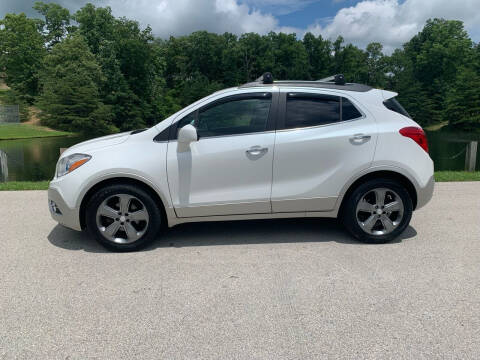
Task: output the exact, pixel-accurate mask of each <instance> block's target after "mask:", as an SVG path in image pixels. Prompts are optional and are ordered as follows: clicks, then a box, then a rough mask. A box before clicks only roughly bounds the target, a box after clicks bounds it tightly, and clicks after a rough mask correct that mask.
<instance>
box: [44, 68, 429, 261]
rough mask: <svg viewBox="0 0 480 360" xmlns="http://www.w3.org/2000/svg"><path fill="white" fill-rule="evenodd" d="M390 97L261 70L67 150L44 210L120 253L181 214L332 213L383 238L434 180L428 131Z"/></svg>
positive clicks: (362, 237)
mask: <svg viewBox="0 0 480 360" xmlns="http://www.w3.org/2000/svg"><path fill="white" fill-rule="evenodd" d="M396 95H397V94H396V93H394V92H391V91H385V90H379V89H374V88H371V87H369V86H366V85H361V84H352V83H345V80H344V78H343V76H341V75H340V76H335V77H334V78H332V79H326V80H323V81H273V79H272V77H271V74H269V73H266V74H265V75H264V76H263V77H262V78H260V79H259V80H257V81H256V82H253V83H248V84H245V85H242V86H239V87H235V88H230V89H226V90H222V91H219V92H216V93H214V94H212V95H210V96H207V97H205V98H203V99H201V100H199V101H197V102H195V103H193V104H191V105H190V106H188V107H186V108H184V109H182V110H180V111H179V112H177V113H176V114H174V115H172V116H170V117H169V118H167V119H165V120H163V121H162V122H160V123H159V124H157V125H155V126H154V127H152V128H150V129H144V130H137V131H133V132H126V133H121V134H116V135H110V136H105V137H101V138H98V139H93V140H90V141H86V142H83V143H80V144H78V145H75V146H73V147H71V148H69V149H67V150H66V151H65V152H63V154H62V155H61V156H60V159H59V160H58V163H57V168H56V173H55V176H54V179H53V180H52V181H51V183H50V187H49V190H48V204H49V209H50V213H51V215H52V217H53V218H54V219H55V220H56V221H58V222H59V223H60V224H63V225H65V226H67V227H69V228H72V229H75V230H87V231H88V233H89V234H91V236H92V237H95V238H96V239H97V240H98V241H99V242H100V243H101V244H102V245H104V246H105V247H107V248H109V249H112V250H116V251H129V250H136V249H139V248H141V247H143V246H145V245H147V244H148V243H150V242H152V241H153V240H154V239H155V238H156V237H157V235H158V234H159V230H160V229H161V228H163V227H172V226H175V225H177V224H180V223H185V222H200V221H222V220H245V219H267V218H269V219H271V218H293V217H315V218H320V217H330V218H335V217H338V218H339V219H341V221H342V223H343V224H344V225H345V228H346V229H347V230H348V232H349V233H350V234H351V235H353V236H354V237H355V238H356V239H358V240H359V241H363V242H370V243H384V242H387V241H390V240H392V239H394V238H396V237H397V236H399V235H400V234H401V233H402V232H403V231H404V230H405V228H406V227H407V226H408V224H409V222H410V219H411V217H412V213H413V211H414V210H416V209H419V208H421V207H422V206H424V205H425V204H426V203H427V202H428V201H429V200H430V199H431V197H432V193H433V187H434V178H433V162H432V160H431V158H430V156H429V154H428V145H427V140H426V137H425V134H424V132H423V130H422V129H421V127H420V126H419V125H418V124H417V123H415V122H414V121H413V120H412V119H411V118H410V116H409V115H408V113H407V112H406V111H405V110H404V108H403V107H402V106H401V105H400V104H399V103H398V101H397V100H396V99H395V96H396Z"/></svg>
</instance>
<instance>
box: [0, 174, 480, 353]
mask: <svg viewBox="0 0 480 360" xmlns="http://www.w3.org/2000/svg"><path fill="white" fill-rule="evenodd" d="M24 219H28V220H24ZM0 229H1V230H0V231H1V232H0V246H1V248H0V358H5V359H10V358H24V359H43V358H44V359H56V358H58V359H60V358H61V359H86V358H104V359H120V358H123V359H132V358H142V359H313V358H328V359H334V358H346V359H361V358H390V359H427V358H428V359H431V358H448V359H453V358H456V359H474V358H476V359H478V358H479V357H480V182H479V183H463V184H460V183H443V184H439V185H438V186H437V188H436V191H435V195H434V199H433V200H432V202H431V203H430V204H429V205H428V206H427V207H426V208H424V209H422V210H420V211H418V212H416V213H415V214H414V218H413V221H412V224H411V227H409V228H408V229H407V231H406V232H405V234H404V236H403V238H402V239H401V240H400V241H398V242H396V243H393V244H387V245H362V244H358V243H356V242H352V241H351V240H350V238H349V237H348V236H347V235H346V234H345V233H344V232H343V230H342V229H341V228H340V227H338V226H337V225H336V222H335V221H331V220H324V221H317V220H314V219H310V220H288V221H286V220H278V221H277V220H275V221H263V222H262V221H254V222H236V223H232V222H229V223H210V224H187V225H181V226H179V227H177V228H174V229H172V230H171V231H170V232H169V233H168V235H167V236H166V237H165V238H164V240H163V241H158V242H157V243H156V244H155V245H154V246H153V247H151V248H150V249H147V250H146V251H143V252H139V253H128V254H115V253H108V252H105V251H104V250H103V249H102V248H101V247H99V246H98V245H97V244H96V243H95V242H93V241H92V240H90V239H88V238H87V237H86V236H85V235H84V234H81V233H77V232H74V231H70V230H68V229H65V228H62V227H60V226H57V225H56V224H55V223H54V222H53V221H52V220H50V216H49V214H48V212H47V207H46V193H45V192H41V191H39V192H33V191H32V192H0Z"/></svg>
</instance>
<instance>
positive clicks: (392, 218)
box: [342, 179, 413, 243]
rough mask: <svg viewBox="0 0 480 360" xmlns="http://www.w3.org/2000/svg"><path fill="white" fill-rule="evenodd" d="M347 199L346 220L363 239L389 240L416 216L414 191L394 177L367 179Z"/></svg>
mask: <svg viewBox="0 0 480 360" xmlns="http://www.w3.org/2000/svg"><path fill="white" fill-rule="evenodd" d="M346 201H347V202H346V205H345V208H344V211H343V214H342V217H343V223H344V224H345V227H346V228H347V230H348V231H349V232H350V233H351V234H352V235H353V236H354V237H355V238H357V239H358V240H360V241H363V242H368V243H386V242H389V241H391V240H393V239H395V238H396V237H397V236H398V235H400V234H401V233H402V232H403V231H404V230H405V228H406V227H407V226H408V224H409V223H410V219H411V218H412V212H413V204H412V199H411V198H410V194H409V193H408V191H407V189H405V187H404V186H403V185H401V184H400V183H398V182H396V181H394V180H390V179H373V180H370V181H367V182H365V183H363V184H361V185H360V186H358V187H357V188H356V189H355V190H354V191H353V192H352V193H351V194H350V196H349V198H348V199H346Z"/></svg>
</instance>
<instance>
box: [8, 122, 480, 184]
mask: <svg viewBox="0 0 480 360" xmlns="http://www.w3.org/2000/svg"><path fill="white" fill-rule="evenodd" d="M427 136H428V140H429V147H430V156H431V157H432V159H433V161H434V163H435V170H464V169H465V156H466V149H467V145H468V143H469V141H478V142H480V134H474V135H473V134H470V133H451V132H446V131H436V132H428V133H427ZM83 140H85V138H82V137H80V136H69V137H51V138H38V139H24V140H0V181H40V180H50V179H52V178H53V174H54V172H55V165H56V162H57V160H58V156H59V151H60V148H67V147H70V146H72V145H74V144H76V143H79V142H81V141H83ZM476 169H477V170H480V146H478V148H477V161H476Z"/></svg>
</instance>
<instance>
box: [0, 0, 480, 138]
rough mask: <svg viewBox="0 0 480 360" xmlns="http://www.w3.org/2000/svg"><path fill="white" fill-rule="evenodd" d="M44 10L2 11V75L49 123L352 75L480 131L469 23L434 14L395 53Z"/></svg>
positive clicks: (134, 116)
mask: <svg viewBox="0 0 480 360" xmlns="http://www.w3.org/2000/svg"><path fill="white" fill-rule="evenodd" d="M34 9H35V10H36V11H38V13H39V16H40V17H39V18H29V17H27V16H26V15H25V14H23V13H21V14H7V15H6V16H5V17H4V18H3V19H2V20H0V72H3V74H4V77H5V80H6V83H7V85H8V86H10V88H11V89H12V92H13V94H14V95H15V97H16V99H17V100H18V101H19V102H22V103H26V104H34V105H36V106H38V107H39V108H40V109H41V110H42V112H41V119H42V123H43V124H44V125H47V126H50V127H52V128H55V129H60V130H67V131H73V132H83V133H86V134H88V135H98V134H107V133H114V132H118V131H126V130H131V129H137V128H142V127H146V126H151V125H153V124H156V123H158V122H159V121H161V120H163V119H165V118H166V117H167V116H168V115H170V114H172V113H174V112H175V111H178V110H179V109H181V108H182V107H184V106H186V105H188V104H190V103H191V102H193V101H195V100H197V99H199V98H201V97H203V96H206V95H208V94H209V93H211V92H213V91H216V90H219V89H222V88H225V87H229V86H236V85H239V84H242V83H245V82H248V81H252V80H254V79H256V78H257V77H259V76H260V75H261V74H262V73H264V72H265V71H271V72H272V73H273V75H274V78H275V79H299V80H317V79H321V78H324V77H326V76H329V75H332V74H338V73H342V74H344V75H345V77H346V79H347V81H349V82H359V83H365V84H368V85H371V86H374V87H377V88H384V89H389V90H393V91H396V92H398V93H399V97H398V99H399V101H400V102H401V103H402V104H403V105H404V107H405V108H406V109H407V111H408V112H409V113H410V114H411V115H412V117H413V118H414V119H415V120H416V121H417V122H418V123H420V124H421V125H422V126H427V125H435V124H448V126H449V127H451V128H454V129H458V130H466V131H472V130H475V131H476V130H479V129H480V92H479V91H478V84H479V83H480V46H479V45H478V44H475V43H473V41H472V40H471V39H470V38H469V36H468V33H467V32H466V31H465V29H464V27H463V23H462V22H461V21H453V20H444V19H432V20H428V21H427V23H426V24H425V26H424V28H423V30H422V31H421V32H419V33H418V34H417V35H415V36H414V37H413V38H412V39H411V40H410V41H408V42H407V43H405V44H404V45H403V46H402V47H401V48H399V49H396V50H395V51H394V52H393V53H392V54H391V55H385V54H384V52H383V46H382V44H380V43H377V42H373V43H370V44H368V46H367V47H366V48H365V49H360V48H358V47H357V46H355V45H352V44H348V43H345V41H344V39H343V38H342V37H341V36H339V37H338V38H337V39H335V40H329V39H325V38H323V37H322V36H320V35H319V36H315V35H313V34H311V33H307V34H305V36H304V37H303V38H302V39H299V38H298V37H297V36H296V35H295V34H284V33H274V32H271V33H269V34H267V35H259V34H256V33H246V34H243V35H241V36H236V35H234V34H230V33H224V34H214V33H209V32H206V31H198V32H194V33H192V34H190V35H188V36H180V37H170V38H169V39H167V40H164V39H159V38H155V37H154V35H153V34H152V30H151V28H150V27H146V28H142V27H141V26H140V25H139V23H138V22H137V21H134V20H130V19H127V18H125V17H121V18H117V17H115V16H113V15H112V11H111V9H110V8H109V7H95V6H94V5H92V4H87V5H85V6H84V7H83V8H81V9H80V10H78V11H77V12H75V13H74V14H71V13H70V12H69V10H68V9H65V8H63V7H61V6H60V5H58V4H55V3H48V4H46V3H42V2H36V3H35V6H34Z"/></svg>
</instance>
